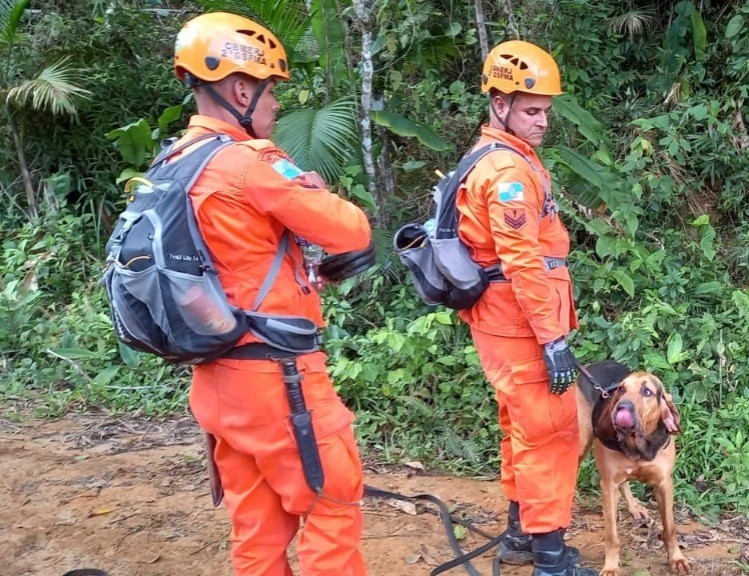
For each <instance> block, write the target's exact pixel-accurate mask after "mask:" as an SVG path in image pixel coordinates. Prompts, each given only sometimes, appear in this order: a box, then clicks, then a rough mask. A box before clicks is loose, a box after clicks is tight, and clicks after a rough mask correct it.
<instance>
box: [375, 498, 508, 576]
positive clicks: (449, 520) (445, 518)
mask: <svg viewBox="0 0 749 576" xmlns="http://www.w3.org/2000/svg"><path fill="white" fill-rule="evenodd" d="M364 495H365V496H370V497H372V498H392V499H394V500H402V501H405V502H413V501H414V500H426V501H427V502H431V503H432V504H434V505H436V506H437V510H438V511H437V512H436V515H438V516H439V517H440V519H441V520H442V525H443V527H444V528H445V534H446V535H447V540H448V541H449V542H450V548H452V551H453V554H454V555H455V558H454V559H452V560H450V561H449V562H445V563H444V564H440V565H439V566H437V567H436V568H434V570H432V571H431V572H430V573H429V576H437V575H438V574H442V573H444V572H447V571H448V570H452V569H453V568H457V567H458V566H463V568H465V570H466V572H468V574H469V575H470V576H480V574H479V572H478V571H476V568H474V567H473V565H472V564H471V560H473V559H474V558H476V557H478V556H481V555H482V554H484V553H486V552H488V551H490V550H492V549H493V548H496V546H497V545H498V544H499V541H500V540H501V539H502V538H503V537H504V535H505V532H502V533H501V534H500V535H499V536H492V535H491V534H489V533H488V532H484V531H483V530H481V529H480V528H477V527H476V526H474V525H473V524H471V523H470V522H467V521H466V520H462V519H460V518H455V517H454V516H452V515H451V514H450V510H449V509H448V508H447V506H446V505H445V503H444V502H442V500H440V499H439V498H437V497H436V496H433V495H431V494H414V495H412V496H407V495H405V494H398V493H397V492H389V491H388V490H382V489H380V488H375V487H373V486H364ZM427 510H429V512H431V513H435V512H434V511H433V510H430V509H429V508H427ZM453 524H460V525H461V526H464V527H465V528H466V529H468V530H470V531H471V532H475V533H476V534H479V535H480V536H483V537H484V538H488V539H489V541H488V542H487V543H486V544H484V545H483V546H480V547H479V548H476V549H475V550H472V551H471V552H467V553H466V552H463V550H462V549H461V547H460V544H459V543H458V539H457V538H456V537H455V531H454V529H453ZM492 575H493V576H500V567H499V557H498V556H495V558H494V561H493V563H492Z"/></svg>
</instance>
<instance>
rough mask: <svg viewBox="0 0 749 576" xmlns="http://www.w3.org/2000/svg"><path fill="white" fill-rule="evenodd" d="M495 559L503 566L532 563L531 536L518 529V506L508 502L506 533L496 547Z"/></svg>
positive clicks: (511, 501) (513, 502)
mask: <svg viewBox="0 0 749 576" xmlns="http://www.w3.org/2000/svg"><path fill="white" fill-rule="evenodd" d="M497 557H498V558H499V561H500V562H504V563H505V564H514V565H516V566H517V565H520V564H530V563H531V562H533V549H532V548H531V535H530V534H525V533H524V532H523V529H522V528H521V527H520V505H519V504H518V503H517V502H515V501H513V500H510V508H509V510H508V511H507V533H506V534H505V536H504V538H502V540H500V541H499V544H498V545H497Z"/></svg>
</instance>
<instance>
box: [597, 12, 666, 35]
mask: <svg viewBox="0 0 749 576" xmlns="http://www.w3.org/2000/svg"><path fill="white" fill-rule="evenodd" d="M654 24H655V14H654V13H653V11H652V10H650V9H634V10H628V11H627V12H625V13H624V14H620V15H619V16H614V17H613V18H611V19H609V26H608V29H609V32H616V33H618V34H622V33H624V32H626V33H627V35H628V36H629V37H630V38H634V37H635V36H640V35H641V34H642V33H643V32H644V31H645V30H652V28H653V25H654Z"/></svg>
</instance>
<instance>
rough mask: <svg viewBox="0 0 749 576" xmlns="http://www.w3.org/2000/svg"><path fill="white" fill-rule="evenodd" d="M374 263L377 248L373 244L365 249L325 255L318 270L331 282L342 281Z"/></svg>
mask: <svg viewBox="0 0 749 576" xmlns="http://www.w3.org/2000/svg"><path fill="white" fill-rule="evenodd" d="M374 264H375V249H374V246H373V245H370V246H369V247H367V248H365V249H364V250H353V251H351V252H344V253H343V254H331V255H330V256H325V258H323V259H322V262H321V263H320V267H319V269H318V270H319V272H320V274H321V275H322V276H324V277H325V279H326V280H328V281H329V282H340V281H341V280H345V279H346V278H351V277H352V276H356V275H357V274H360V273H362V272H364V271H365V270H367V269H368V268H371V267H372V266H374Z"/></svg>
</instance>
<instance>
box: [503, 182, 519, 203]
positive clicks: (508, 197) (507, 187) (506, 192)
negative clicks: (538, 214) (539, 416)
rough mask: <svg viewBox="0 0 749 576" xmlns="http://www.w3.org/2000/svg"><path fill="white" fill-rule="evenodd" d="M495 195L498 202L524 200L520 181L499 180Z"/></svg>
mask: <svg viewBox="0 0 749 576" xmlns="http://www.w3.org/2000/svg"><path fill="white" fill-rule="evenodd" d="M497 196H499V201H500V202H514V201H518V200H520V201H523V200H525V195H524V194H523V185H522V184H521V183H520V182H500V183H499V184H498V185H497Z"/></svg>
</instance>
